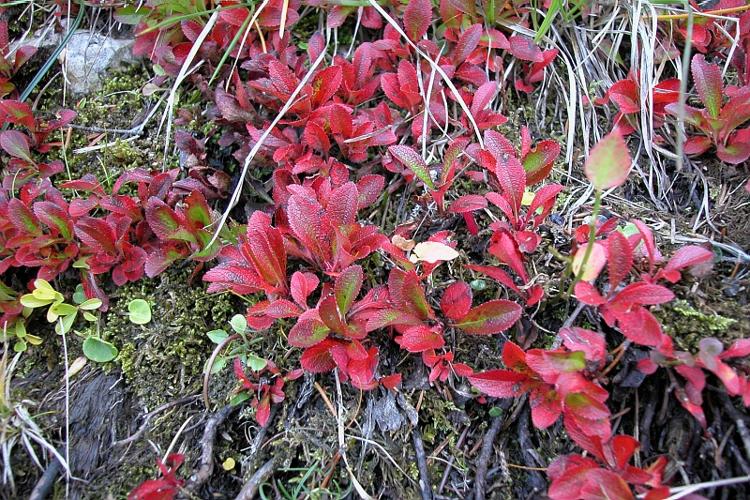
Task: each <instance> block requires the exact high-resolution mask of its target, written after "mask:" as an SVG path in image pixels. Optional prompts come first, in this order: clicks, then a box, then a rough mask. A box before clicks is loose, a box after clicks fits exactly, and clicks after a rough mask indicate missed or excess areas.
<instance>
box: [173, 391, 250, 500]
mask: <svg viewBox="0 0 750 500" xmlns="http://www.w3.org/2000/svg"><path fill="white" fill-rule="evenodd" d="M238 408H239V406H231V405H227V406H225V407H224V408H222V409H221V410H219V411H217V412H216V413H214V414H213V416H211V418H209V419H208V421H207V422H206V428H205V430H204V431H203V437H202V438H201V440H200V445H201V460H200V465H199V466H198V469H197V470H195V471H194V472H193V474H192V475H191V476H190V479H188V482H187V484H186V485H185V490H186V492H187V493H188V494H190V493H193V494H195V493H196V492H197V491H198V489H199V488H200V487H201V486H202V485H203V484H204V483H205V482H206V481H208V479H209V478H210V477H211V474H212V473H213V471H214V456H213V454H214V441H215V440H216V434H217V433H218V431H219V427H221V424H222V423H223V422H224V420H226V419H227V417H228V416H229V415H231V414H232V412H234V411H235V410H237V409H238Z"/></svg>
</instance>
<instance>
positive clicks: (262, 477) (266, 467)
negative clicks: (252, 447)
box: [235, 457, 276, 500]
mask: <svg viewBox="0 0 750 500" xmlns="http://www.w3.org/2000/svg"><path fill="white" fill-rule="evenodd" d="M275 468H276V457H271V458H270V459H269V460H268V461H267V462H266V463H264V464H263V466H262V467H261V468H260V469H258V470H257V471H255V474H253V476H252V477H251V478H250V480H249V481H248V482H246V483H245V485H244V486H243V487H242V489H241V490H240V493H239V494H238V495H237V496H236V497H235V500H251V499H253V498H255V495H256V493H258V488H260V485H261V483H263V482H264V481H266V480H268V478H269V477H271V475H272V474H273V471H274V469H275Z"/></svg>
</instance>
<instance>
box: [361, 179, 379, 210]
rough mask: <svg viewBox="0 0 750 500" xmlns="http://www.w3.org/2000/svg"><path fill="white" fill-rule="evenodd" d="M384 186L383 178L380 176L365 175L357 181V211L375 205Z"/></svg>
mask: <svg viewBox="0 0 750 500" xmlns="http://www.w3.org/2000/svg"><path fill="white" fill-rule="evenodd" d="M384 186H385V177H383V176H382V175H375V174H370V175H365V176H363V177H362V178H361V179H360V180H359V181H357V192H358V193H359V199H358V200H357V209H360V210H361V209H363V208H366V207H369V206H370V205H372V204H373V203H375V201H377V199H378V198H379V197H380V194H381V193H382V192H383V187H384Z"/></svg>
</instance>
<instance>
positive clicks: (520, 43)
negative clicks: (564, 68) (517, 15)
mask: <svg viewBox="0 0 750 500" xmlns="http://www.w3.org/2000/svg"><path fill="white" fill-rule="evenodd" d="M508 42H510V53H511V54H513V55H514V56H515V57H517V58H519V59H521V60H523V61H531V62H543V61H544V56H543V55H542V51H541V49H540V48H539V47H538V46H537V45H536V44H535V43H534V40H533V39H531V38H529V37H527V36H523V35H513V36H512V37H510V39H508Z"/></svg>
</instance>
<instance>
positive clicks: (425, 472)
mask: <svg viewBox="0 0 750 500" xmlns="http://www.w3.org/2000/svg"><path fill="white" fill-rule="evenodd" d="M411 436H412V442H413V443H414V453H415V455H416V456H417V468H418V469H419V492H420V494H421V495H422V500H432V486H431V483H430V471H429V469H428V468H427V456H426V455H425V452H424V443H423V442H422V434H421V433H420V432H419V429H418V428H416V427H414V429H412V432H411Z"/></svg>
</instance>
